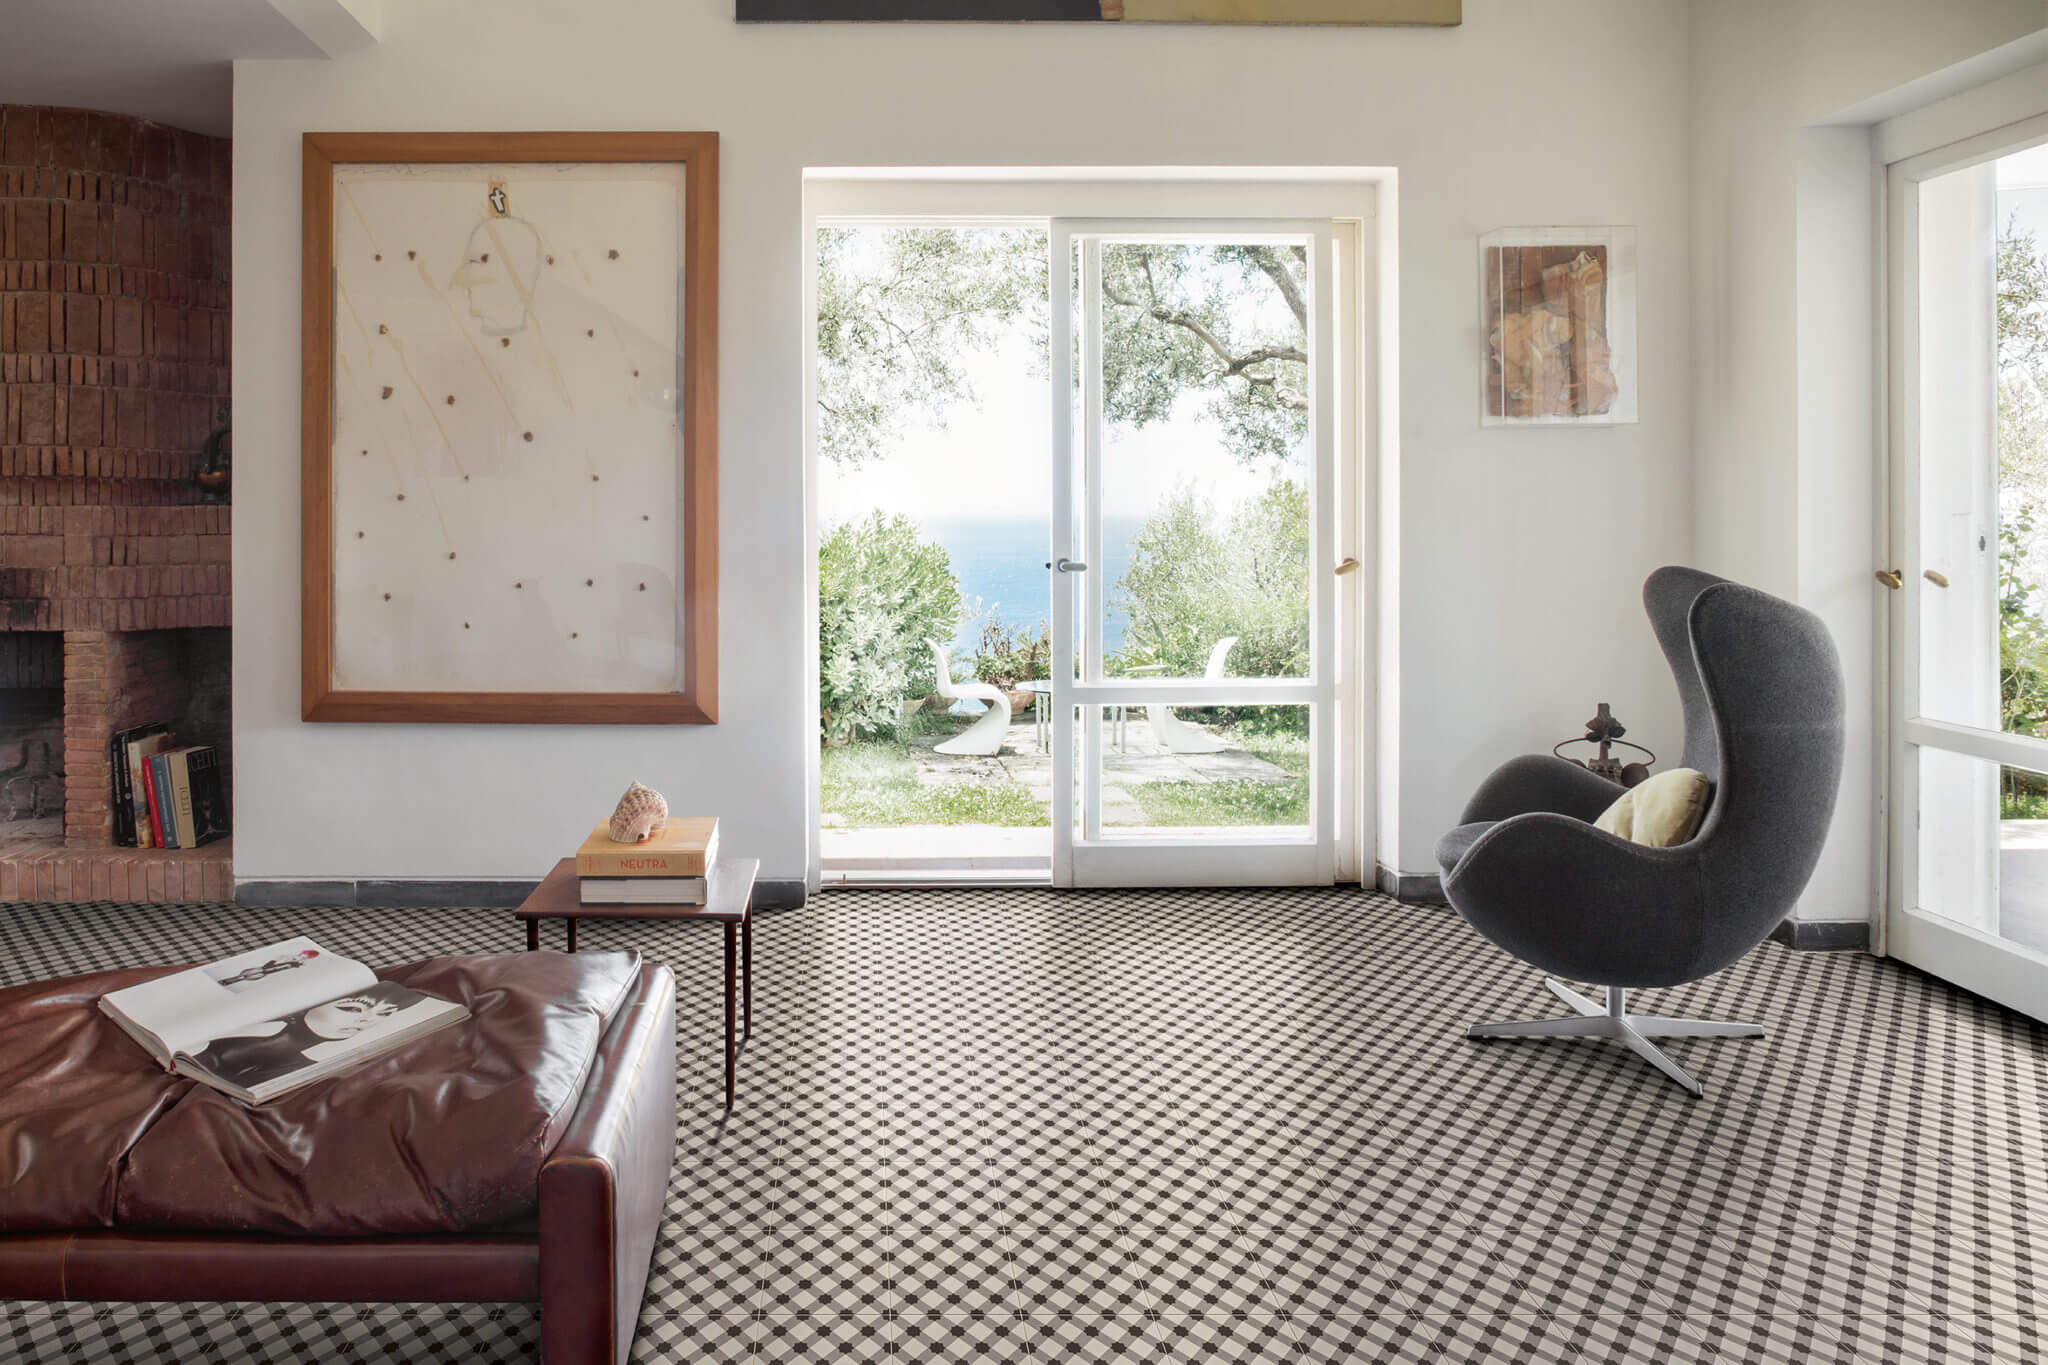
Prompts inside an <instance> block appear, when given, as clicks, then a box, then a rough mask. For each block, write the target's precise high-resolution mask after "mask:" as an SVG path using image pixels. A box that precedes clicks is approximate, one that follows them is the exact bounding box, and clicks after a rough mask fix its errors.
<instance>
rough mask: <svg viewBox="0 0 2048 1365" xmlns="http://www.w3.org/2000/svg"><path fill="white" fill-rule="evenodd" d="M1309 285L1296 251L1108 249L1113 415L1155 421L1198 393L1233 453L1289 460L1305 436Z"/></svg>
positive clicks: (1138, 422)
mask: <svg viewBox="0 0 2048 1365" xmlns="http://www.w3.org/2000/svg"><path fill="white" fill-rule="evenodd" d="M1307 282H1308V256H1307V252H1306V251H1305V250H1304V249H1303V248H1301V247H1275V246H1189V245H1184V244H1165V243H1149V244H1148V243H1134V242H1118V243H1112V244H1110V245H1107V246H1105V247H1104V248H1103V249H1102V294H1103V302H1104V304H1105V305H1106V306H1105V308H1104V309H1103V317H1102V331H1103V340H1102V378H1103V405H1104V409H1105V411H1106V413H1107V415H1108V417H1109V418H1110V420H1111V421H1113V422H1123V423H1127V424H1129V425H1131V426H1144V425H1146V424H1148V423H1151V422H1158V421H1164V420H1165V419H1166V418H1168V417H1170V416H1171V415H1172V413H1173V408H1174V404H1175V403H1176V402H1177V401H1178V399H1179V398H1180V395H1181V394H1182V393H1183V392H1186V391H1189V390H1193V391H1198V392H1204V393H1207V394H1208V395H1209V396H1210V403H1209V413H1210V417H1211V419H1212V420H1214V421H1215V422H1216V423H1217V424H1218V425H1219V426H1221V427H1222V428H1223V430H1224V433H1225V440H1226V441H1227V442H1228V444H1229V446H1230V448H1231V449H1232V450H1233V451H1235V452H1236V454H1237V455H1238V457H1239V458H1240V459H1242V460H1244V461H1245V462H1246V463H1247V464H1259V463H1263V462H1268V461H1271V462H1274V463H1285V462H1286V461H1288V460H1289V459H1291V458H1292V456H1293V453H1294V450H1295V448H1296V447H1297V446H1298V445H1299V444H1300V443H1301V441H1302V440H1303V439H1304V437H1305V436H1306V435H1307V432H1308V322H1307V320H1308V306H1307V303H1306V300H1305V297H1304V291H1305V290H1306V288H1307ZM1276 302H1277V303H1278V304H1279V305H1280V306H1277V307H1276V306H1275V304H1276Z"/></svg>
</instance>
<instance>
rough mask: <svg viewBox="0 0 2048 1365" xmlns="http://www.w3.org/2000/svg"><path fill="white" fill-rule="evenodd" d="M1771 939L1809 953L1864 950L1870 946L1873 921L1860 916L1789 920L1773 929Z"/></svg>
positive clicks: (1779, 923)
mask: <svg viewBox="0 0 2048 1365" xmlns="http://www.w3.org/2000/svg"><path fill="white" fill-rule="evenodd" d="M1771 938H1772V940H1773V941H1774V942H1778V943H1782V944H1784V945H1785V946H1786V947H1788V948H1797V949H1800V950H1802V951H1806V952H1822V953H1843V952H1851V951H1854V952H1863V951H1865V950H1867V949H1868V948H1869V947H1870V924H1869V922H1868V921H1866V920H1860V919H1786V920H1780V921H1779V922H1778V927H1777V928H1775V929H1773V930H1771Z"/></svg>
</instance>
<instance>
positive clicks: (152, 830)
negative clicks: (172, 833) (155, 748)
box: [142, 754, 164, 848]
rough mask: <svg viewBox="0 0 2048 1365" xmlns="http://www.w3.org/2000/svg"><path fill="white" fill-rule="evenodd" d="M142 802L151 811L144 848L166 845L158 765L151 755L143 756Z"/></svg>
mask: <svg viewBox="0 0 2048 1365" xmlns="http://www.w3.org/2000/svg"><path fill="white" fill-rule="evenodd" d="M142 803H143V806H144V808H145V809H146V810H147V811H148V812H149V835H148V839H149V842H148V843H146V844H144V845H143V847H144V848H162V847H163V846H164V822H163V817H162V814H161V813H160V812H159V811H158V809H157V804H156V765H155V764H154V763H152V762H150V761H149V755H148V754H144V755H143V756H142Z"/></svg>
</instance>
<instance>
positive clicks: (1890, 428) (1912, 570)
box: [1879, 114, 2048, 1018]
mask: <svg viewBox="0 0 2048 1365" xmlns="http://www.w3.org/2000/svg"><path fill="white" fill-rule="evenodd" d="M2043 141H2048V114H2044V115H2041V116H2038V117H2035V118H2030V119H2026V120H2023V121H2021V122H2018V123H2012V124H2007V125H2005V126H2003V127H2000V128H1995V129H1991V130H1988V131H1986V132H1983V133H1979V134H1977V135H1975V136H1972V137H1968V138H1964V139H1962V140H1960V141H1957V142H1952V143H1948V144H1946V145H1943V146H1939V147H1935V148H1932V149H1929V150H1925V151H1921V152H1918V153H1916V154H1914V155H1910V156H1905V157H1902V158H1901V159H1899V160H1896V161H1893V162H1891V163H1890V164H1889V165H1888V166H1887V167H1886V168H1885V220H1884V238H1885V242H1886V255H1887V260H1886V266H1885V271H1886V298H1887V309H1886V313H1887V317H1886V347H1885V351H1886V453H1885V479H1884V488H1885V524H1884V526H1883V527H1882V528H1881V535H1880V537H1879V540H1880V544H1881V545H1882V546H1884V548H1885V553H1886V561H1887V562H1886V565H1885V567H1887V568H1896V569H1898V570H1900V571H1901V572H1902V574H1903V576H1904V579H1905V584H1906V586H1905V587H1904V588H1902V589H1900V590H1897V591H1892V592H1887V593H1885V597H1886V598H1887V605H1888V608H1889V610H1888V612H1887V621H1886V631H1885V637H1886V660H1885V663H1886V667H1885V670H1884V673H1883V675H1882V676H1881V678H1880V687H1881V690H1882V693H1883V695H1882V698H1881V700H1882V703H1883V711H1884V714H1885V717H1886V739H1885V753H1884V764H1883V767H1884V770H1885V771H1886V773H1887V776H1886V780H1885V786H1886V798H1887V799H1886V802H1885V805H1886V809H1887V819H1886V821H1885V829H1884V836H1885V837H1884V847H1885V855H1884V868H1883V872H1884V912H1885V924H1884V934H1883V938H1882V946H1883V950H1884V952H1886V953H1887V954H1888V955H1890V956H1894V957H1898V958H1900V959H1902V960H1904V961H1906V962H1909V963H1912V964H1913V965H1915V966H1918V967H1921V968H1923V969H1925V970H1927V971H1929V972H1931V973H1933V974H1934V975H1936V976H1940V977H1942V978H1944V979H1945V980H1949V981H1953V982H1955V983H1956V984H1957V985H1959V986H1962V987H1964V988H1966V989H1968V990H1971V991H1975V992H1976V993H1977V994H1979V995H1982V996H1985V997H1987V998H1989V999H1992V1000H1996V1001H1998V1002H1999V1003H2001V1004H2003V1005H2006V1006H2008V1007H2010V1008H2012V1009H2015V1010H2018V1011H2020V1012H2021V1013H2024V1014H2029V1015H2032V1016H2033V1017H2035V1018H2043V1017H2044V1016H2048V953H2041V952H2036V951H2034V950H2031V949H2028V948H2025V947H2022V946H2020V945H2018V944H2014V943H2012V942H2011V941H2009V940H2006V939H2002V938H1999V937H1998V936H1996V935H1994V934H1990V933H1986V932H1984V931H1982V930H1979V929H1977V928H1974V927H1971V926H1968V925H1963V924H1959V923H1957V922H1955V921H1954V920H1951V919H1947V918H1944V917H1943V916H1940V915H1937V914H1932V913H1928V912H1925V911H1923V910H1921V909H1920V908H1919V905H1918V900H1919V890H1920V867H1919V862H1920V846H1919V845H1920V841H1919V838H1918V834H1919V827H1920V807H1919V764H1918V763H1917V762H1916V761H1915V758H1914V750H1915V749H1918V748H1926V749H1933V750H1940V751H1944V752H1950V753H1956V754H1962V755H1966V756H1969V757H1973V758H1977V759H1983V760H1986V761H1989V762H1993V763H2000V764H2011V765H2014V766H2018V767H2024V768H2030V769H2034V770H2037V771H2042V772H2048V740H2043V739H2035V738H2031V737H2029V736H2025V735H2009V734H2004V733H2001V732H1999V731H1996V730H1990V729H1984V728H1979V727H1975V726H1967V725H1958V724H1954V723H1951V722H1948V721H1944V720H1937V719H1932V718H1929V717H1926V716H1923V715H1922V714H1921V705H1920V662H1921V661H1920V628H1921V621H1920V616H1921V612H1920V598H1921V590H1920V589H1919V588H1917V587H1916V586H1915V585H1916V584H1918V583H1919V582H1920V581H1921V576H1922V572H1923V569H1924V568H1926V567H1927V558H1926V552H1925V550H1924V548H1923V545H1922V537H1921V528H1920V524H1919V522H1920V515H1919V514H1920V475H1921V468H1920V448H1921V440H1920V382H1921V374H1920V321H1921V319H1920V290H1919V285H1920V279H1919V249H1920V233H1919V227H1920V185H1921V183H1922V182H1924V181H1927V180H1931V179H1933V178H1935V177H1936V176H1940V175H1944V174H1947V173H1949V172H1952V171H1956V170H1960V169H1963V168H1965V167H1968V166H1971V165H1976V164H1980V163H1982V162H1985V161H1987V160H1991V159H1995V158H1996V157H1998V156H2001V155H2004V154H2005V153H2008V152H2012V151H2018V150H2021V149H2024V148H2026V147H2029V146H2033V145H2036V144H2039V143H2041V142H2043ZM1987 401H1988V400H1987Z"/></svg>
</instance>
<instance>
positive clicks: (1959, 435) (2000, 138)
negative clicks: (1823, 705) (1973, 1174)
mask: <svg viewBox="0 0 2048 1365" xmlns="http://www.w3.org/2000/svg"><path fill="white" fill-rule="evenodd" d="M1889 194H1890V241H1891V252H1892V262H1891V265H1892V276H1891V280H1892V289H1891V309H1892V318H1891V328H1892V330H1891V339H1890V340H1891V346H1890V351H1891V442H1890V446H1891V468H1890V475H1889V493H1890V525H1889V528H1888V530H1889V546H1890V554H1889V556H1888V558H1887V562H1886V567H1885V568H1884V569H1883V571H1882V572H1880V574H1879V578H1880V580H1881V581H1883V582H1884V583H1885V585H1886V587H1887V588H1888V589H1890V591H1888V592H1887V593H1886V594H1885V595H1886V598H1887V607H1888V612H1889V618H1890V640H1891V658H1890V667H1889V693H1890V701H1891V715H1890V720H1889V730H1890V752H1889V761H1890V767H1891V793H1890V797H1891V799H1890V807H1889V822H1890V827H1889V830H1888V834H1889V841H1888V843H1889V855H1888V856H1889V866H1888V876H1887V882H1888V903H1887V909H1886V948H1887V951H1888V952H1889V953H1891V954H1892V955H1893V956H1896V957H1899V958H1901V959H1903V960H1905V961H1907V962H1911V963H1913V964H1914V965H1916V966H1919V967H1922V968H1925V969H1926V970H1928V971H1930V972H1933V973H1934V974H1936V975H1938V976H1941V977H1944V978H1946V979H1948V980H1950V981H1954V982H1955V983H1957V984H1958V985H1961V986H1964V987H1966V988H1968V989H1970V990H1973V991H1976V992H1977V993H1979V994H1981V995H1984V996H1988V997H1990V998H1992V999H1994V1000H1998V1001H2000V1002H2002V1003H2004V1004H2006V1005H2008V1006H2011V1007H2012V1008H2014V1009H2018V1010H2021V1011H2023V1012H2025V1013H2028V1014H2031V1015H2033V1016H2034V1017H2035V1018H2048V127H2037V128H2034V129H2031V130H2028V129H2025V128H2021V129H2017V130H2007V131H2004V132H2001V133H1996V134H1990V135H1987V136H1986V137H1984V138H1979V139H1975V140H1973V141H1971V142H1967V143H1962V144H1957V145H1955V146H1953V147H1949V148H1945V149H1942V150H1939V151H1935V152H1929V153H1926V154H1923V155H1920V156H1916V157H1913V158H1911V159H1910V160H1907V161H1902V162H1899V163H1897V164H1895V165H1894V166H1892V168H1891V171H1890V189H1889Z"/></svg>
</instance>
